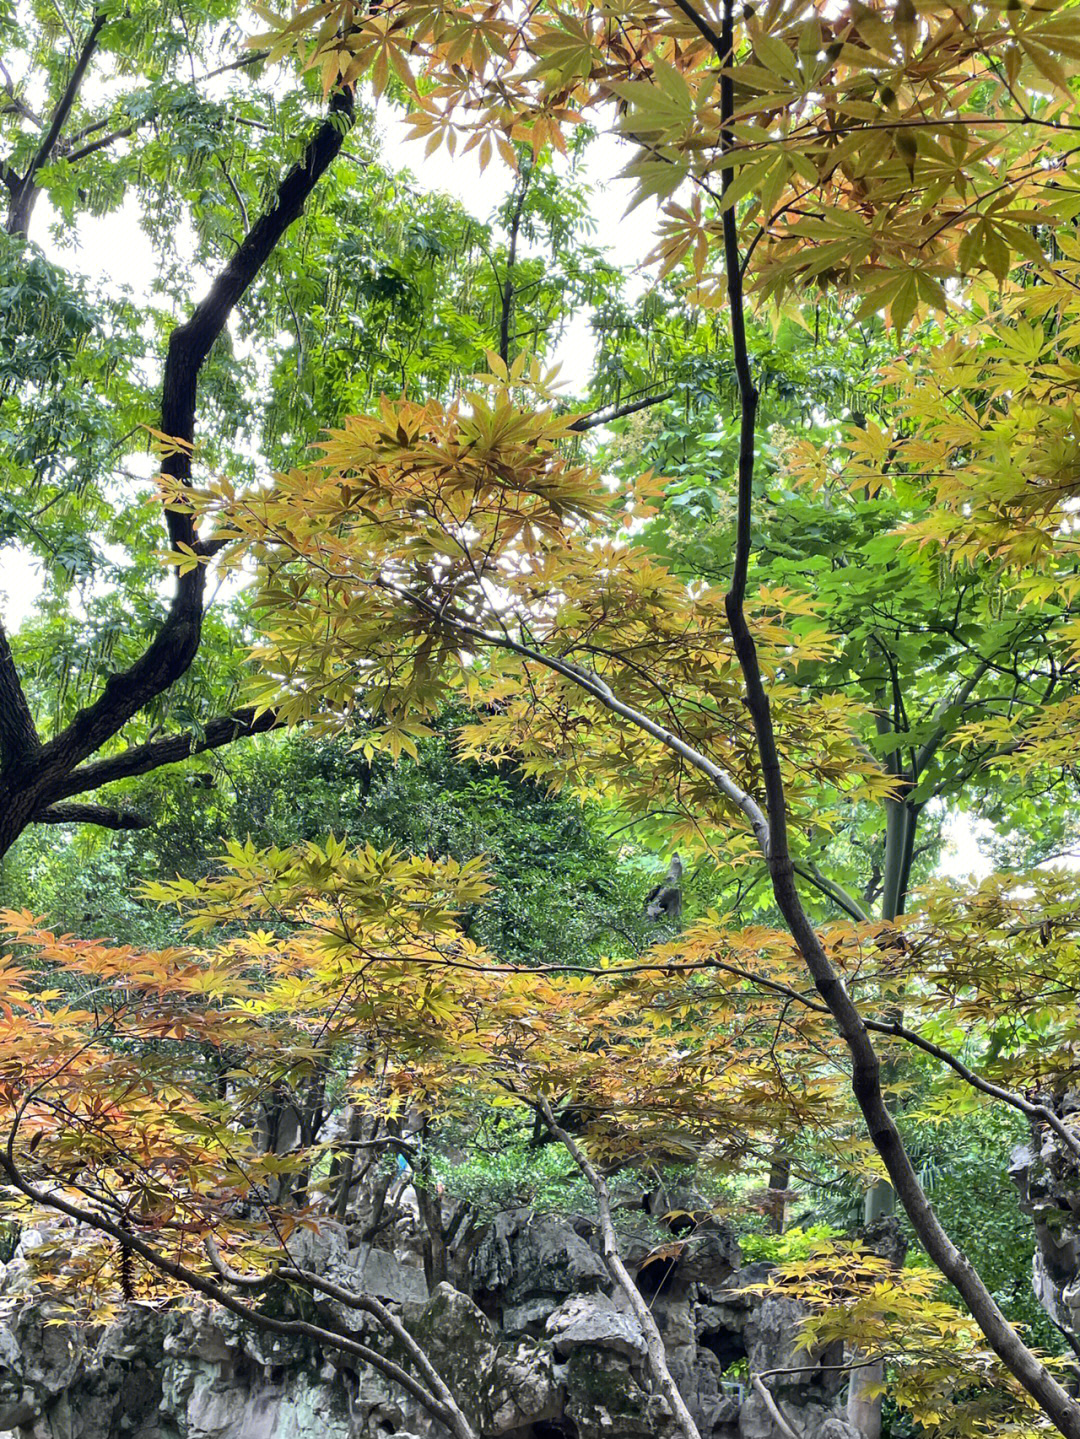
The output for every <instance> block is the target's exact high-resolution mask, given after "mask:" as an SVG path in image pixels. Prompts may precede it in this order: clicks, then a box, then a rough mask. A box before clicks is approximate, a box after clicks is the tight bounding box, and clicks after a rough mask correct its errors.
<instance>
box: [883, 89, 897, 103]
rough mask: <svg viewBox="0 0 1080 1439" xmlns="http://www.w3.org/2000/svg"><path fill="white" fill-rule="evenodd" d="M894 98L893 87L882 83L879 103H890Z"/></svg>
mask: <svg viewBox="0 0 1080 1439" xmlns="http://www.w3.org/2000/svg"><path fill="white" fill-rule="evenodd" d="M895 99H896V91H895V90H894V89H892V87H891V86H889V85H882V87H881V103H882V104H883V105H891V104H892V102H893V101H894V100H895Z"/></svg>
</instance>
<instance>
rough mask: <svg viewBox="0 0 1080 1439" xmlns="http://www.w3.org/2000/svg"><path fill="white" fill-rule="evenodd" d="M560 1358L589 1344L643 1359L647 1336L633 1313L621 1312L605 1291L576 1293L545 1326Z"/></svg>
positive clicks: (596, 1347)
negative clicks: (603, 1292)
mask: <svg viewBox="0 0 1080 1439" xmlns="http://www.w3.org/2000/svg"><path fill="white" fill-rule="evenodd" d="M544 1328H545V1331H546V1333H547V1336H548V1338H549V1339H550V1340H551V1341H552V1343H553V1345H554V1346H555V1352H556V1354H558V1355H559V1356H560V1357H561V1358H566V1357H568V1356H569V1355H571V1354H573V1353H574V1351H575V1350H577V1349H581V1348H582V1347H583V1346H587V1347H590V1348H594V1349H609V1350H611V1351H612V1352H613V1353H615V1354H622V1355H624V1356H625V1357H626V1358H628V1359H643V1358H644V1357H645V1355H646V1353H647V1348H646V1344H645V1337H644V1335H643V1334H642V1332H641V1327H640V1326H639V1324H638V1322H637V1320H636V1319H635V1318H634V1317H633V1315H632V1314H625V1313H621V1312H620V1311H619V1310H618V1309H616V1307H615V1305H614V1304H613V1303H612V1302H611V1300H610V1299H609V1298H608V1297H607V1295H606V1294H573V1295H571V1297H570V1298H569V1299H567V1300H565V1301H564V1302H563V1303H562V1304H560V1305H559V1307H558V1309H556V1310H555V1311H554V1312H553V1313H552V1314H551V1315H549V1317H548V1321H547V1324H546V1325H545V1326H544Z"/></svg>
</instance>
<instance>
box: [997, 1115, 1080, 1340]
mask: <svg viewBox="0 0 1080 1439" xmlns="http://www.w3.org/2000/svg"><path fill="white" fill-rule="evenodd" d="M1054 1103H1055V1107H1056V1109H1057V1111H1058V1113H1059V1114H1060V1115H1061V1117H1062V1118H1063V1119H1068V1118H1069V1117H1070V1116H1073V1115H1075V1113H1076V1111H1077V1110H1078V1109H1080V1092H1078V1091H1076V1090H1071V1091H1069V1092H1068V1093H1067V1094H1066V1095H1065V1096H1064V1097H1063V1098H1060V1099H1058V1100H1056V1101H1054ZM1009 1173H1010V1174H1011V1175H1012V1177H1013V1179H1014V1180H1015V1181H1016V1184H1017V1187H1018V1188H1019V1190H1020V1207H1021V1208H1022V1209H1023V1210H1024V1212H1025V1213H1026V1214H1030V1215H1031V1220H1032V1223H1033V1225H1034V1227H1035V1238H1036V1247H1035V1260H1034V1273H1033V1275H1032V1283H1033V1285H1034V1288H1035V1297H1036V1298H1037V1299H1038V1301H1039V1303H1040V1304H1041V1305H1042V1307H1043V1308H1044V1309H1045V1310H1046V1312H1047V1314H1048V1315H1049V1316H1050V1318H1051V1320H1052V1321H1053V1322H1054V1323H1055V1324H1056V1325H1057V1327H1058V1328H1059V1329H1060V1330H1061V1332H1062V1334H1063V1335H1064V1336H1065V1338H1066V1339H1067V1340H1068V1341H1069V1343H1070V1344H1071V1345H1072V1347H1073V1349H1074V1350H1075V1351H1076V1353H1077V1354H1080V1161H1078V1160H1077V1158H1076V1156H1075V1155H1074V1154H1071V1153H1070V1152H1069V1151H1068V1150H1066V1149H1065V1147H1064V1145H1063V1144H1062V1143H1061V1142H1060V1141H1059V1140H1058V1139H1057V1138H1056V1137H1055V1136H1054V1134H1053V1133H1052V1132H1051V1131H1050V1130H1049V1129H1048V1128H1046V1127H1045V1126H1039V1127H1037V1128H1036V1129H1034V1130H1033V1132H1032V1137H1031V1141H1030V1143H1028V1144H1025V1145H1022V1146H1021V1147H1020V1148H1019V1149H1017V1150H1016V1151H1015V1152H1014V1154H1013V1157H1012V1164H1011V1166H1010V1169H1009Z"/></svg>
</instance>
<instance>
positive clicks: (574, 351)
mask: <svg viewBox="0 0 1080 1439" xmlns="http://www.w3.org/2000/svg"><path fill="white" fill-rule="evenodd" d="M379 127H380V132H381V135H382V146H381V159H382V162H383V163H384V164H385V165H386V166H387V168H389V169H409V170H411V171H412V173H413V175H414V176H415V177H416V180H417V182H418V184H420V185H421V186H422V187H423V188H425V189H428V190H442V191H446V192H447V193H449V194H450V195H452V196H454V197H455V198H456V199H457V200H459V201H460V202H461V204H462V205H464V206H465V208H466V209H467V210H468V211H469V212H470V213H471V214H473V215H475V216H476V217H477V218H479V219H487V218H488V217H489V216H490V215H491V213H492V211H493V210H494V209H495V207H496V206H497V205H498V204H499V203H500V202H501V200H502V199H503V197H504V195H505V192H506V187H507V183H508V172H507V171H506V169H505V167H504V166H503V165H502V163H501V162H500V161H499V160H498V159H496V160H494V161H493V162H492V163H491V164H490V165H489V166H488V168H487V170H486V171H484V172H483V173H481V171H480V169H479V166H478V164H477V162H476V159H475V155H466V156H458V157H450V156H448V155H447V154H446V152H445V150H440V151H438V152H437V153H436V154H435V155H434V156H431V157H428V158H425V156H424V146H423V142H419V141H418V142H413V141H409V140H408V139H407V138H406V134H407V128H408V127H407V126H406V124H405V123H404V121H403V119H402V118H401V116H400V113H398V112H395V111H393V110H391V109H390V108H389V107H387V106H383V107H381V113H380V116H379ZM628 153H629V152H628V151H627V149H626V147H625V146H623V145H621V144H620V143H619V142H618V141H617V140H616V139H615V138H614V137H613V136H611V135H601V136H600V137H599V138H598V139H597V140H596V141H595V142H594V144H593V145H591V146H590V147H589V150H588V152H587V155H586V158H585V161H584V171H583V173H584V178H585V179H586V181H587V183H588V184H590V185H591V186H592V188H593V195H594V203H593V210H592V218H593V221H594V229H593V232H592V235H591V236H590V239H591V241H592V242H593V243H595V244H597V245H599V246H600V247H602V248H603V249H604V250H605V251H606V252H607V253H608V255H609V257H610V258H611V260H612V261H613V262H614V263H615V264H617V265H619V266H620V267H621V268H622V269H623V270H624V271H625V272H627V274H628V275H629V274H630V273H631V272H633V271H635V270H636V269H637V267H638V266H640V264H641V261H642V259H643V257H644V256H645V255H646V254H647V253H648V251H649V250H650V249H651V248H652V244H653V238H654V233H655V223H656V210H655V207H654V206H653V205H652V204H651V203H646V204H645V205H642V206H641V207H640V208H638V209H636V210H633V211H632V212H630V213H629V214H625V211H626V208H627V205H628V203H629V198H630V191H631V188H632V186H631V183H630V182H629V181H626V180H623V179H620V178H618V172H619V170H621V169H622V167H623V165H624V164H625V162H626V158H627V156H628ZM51 218H52V217H51V216H50V214H49V210H48V205H47V203H46V201H45V199H44V197H43V198H42V200H41V201H39V205H38V210H37V212H36V214H35V224H34V238H35V239H36V240H37V242H38V244H40V245H41V246H42V247H43V249H44V250H45V251H46V253H48V254H49V255H50V256H51V257H52V258H54V259H56V260H58V261H59V262H61V263H63V264H64V265H65V266H67V267H69V268H76V269H79V270H81V271H83V272H84V273H85V274H87V275H88V276H92V277H94V278H96V279H97V280H98V281H105V282H106V283H107V282H109V281H112V282H114V283H116V284H118V285H119V284H123V285H126V286H128V287H130V289H131V290H132V292H133V295H134V297H135V298H136V299H138V297H139V296H143V297H146V298H149V295H150V287H151V283H152V279H153V275H154V271H155V265H156V261H155V257H154V253H153V249H152V247H151V244H150V241H149V240H148V239H147V237H146V235H145V234H144V233H143V231H142V230H141V228H140V227H139V223H138V218H137V214H136V211H135V208H134V206H128V207H125V208H123V209H121V210H119V211H117V212H116V213H115V214H112V215H108V216H104V217H102V218H100V219H90V218H84V219H83V220H82V221H81V222H80V224H79V227H78V231H77V234H76V237H75V239H76V243H75V248H74V252H73V251H72V249H71V247H70V244H69V245H67V246H65V247H64V249H63V250H62V251H61V250H60V248H59V247H58V246H57V245H56V244H55V242H54V241H53V240H52V238H51V236H50V234H49V229H50V224H51ZM69 239H70V232H69ZM646 283H647V279H646V277H644V276H641V275H637V276H634V277H633V278H632V279H631V284H633V285H634V287H635V288H638V287H641V286H644V285H645V284H646ZM593 349H594V347H593V338H592V332H591V330H590V327H589V315H588V313H585V312H583V313H582V314H581V315H580V316H578V317H577V318H576V319H575V320H574V321H573V322H572V323H571V324H570V325H569V326H568V328H567V330H566V333H565V334H564V336H563V338H562V340H561V343H560V345H559V347H558V350H557V353H556V355H555V359H556V361H558V362H561V364H562V366H563V377H564V378H565V379H566V380H567V381H568V382H569V384H570V386H571V388H572V389H574V390H577V391H578V392H580V391H581V390H583V389H584V387H585V383H586V381H587V379H588V375H589V371H590V369H591V366H592V361H593ZM39 592H40V581H39V578H38V575H37V573H36V571H35V569H34V567H33V565H32V564H31V563H30V562H29V560H28V559H27V558H26V557H25V556H22V555H20V554H18V553H17V552H13V551H12V550H11V549H10V548H9V549H7V550H5V552H4V569H3V573H2V574H0V602H2V612H3V618H4V623H5V625H6V627H7V628H8V630H9V631H15V630H17V629H18V627H19V625H20V624H21V623H22V622H23V620H24V619H26V618H27V617H28V616H29V615H30V614H31V613H32V611H33V608H34V605H35V604H36V601H37V597H38V594H39ZM977 828H978V822H977V821H976V820H975V819H974V818H973V817H972V816H970V815H968V814H955V815H953V816H951V817H950V819H949V821H948V825H947V834H948V842H947V845H946V850H945V853H944V855H943V857H942V863H941V870H942V872H943V873H946V874H950V875H955V876H957V877H966V876H967V875H968V874H970V873H972V872H975V873H977V874H978V875H979V876H980V877H982V876H983V875H985V874H986V873H988V872H989V870H990V868H991V866H990V864H989V861H988V860H987V858H986V856H985V855H984V854H983V853H982V851H981V850H980V847H979V843H978V835H977Z"/></svg>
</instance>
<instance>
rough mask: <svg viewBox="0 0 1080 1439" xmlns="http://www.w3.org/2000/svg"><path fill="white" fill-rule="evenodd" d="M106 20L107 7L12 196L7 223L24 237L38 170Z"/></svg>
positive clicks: (57, 133)
mask: <svg viewBox="0 0 1080 1439" xmlns="http://www.w3.org/2000/svg"><path fill="white" fill-rule="evenodd" d="M107 19H108V16H107V15H106V13H105V11H104V10H98V11H96V12H95V14H94V19H93V22H92V23H91V25H90V29H89V32H88V33H87V36H86V39H85V40H84V41H83V46H82V49H81V50H80V51H79V55H78V58H77V59H76V61H75V68H74V69H73V70H72V72H71V75H70V76H69V78H68V82H67V84H66V85H65V86H64V91H63V94H62V95H61V96H60V99H59V101H58V103H57V106H56V109H55V111H54V112H53V117H52V120H51V121H50V122H49V128H48V129H47V130H46V131H45V134H44V136H43V137H42V140H41V144H40V145H39V146H38V149H37V153H36V154H35V155H34V158H33V159H32V160H31V161H30V165H29V167H28V168H27V170H26V173H25V174H24V175H23V177H22V179H21V181H20V182H19V188H18V190H17V191H16V192H15V193H14V194H13V195H12V197H11V208H10V211H9V212H8V224H7V231H8V234H9V235H21V236H22V237H23V238H24V239H25V238H26V234H27V231H28V230H29V228H30V214H31V211H32V210H33V207H34V201H35V199H36V198H37V195H38V187H37V183H36V181H37V175H38V172H39V171H40V170H41V169H42V168H43V167H44V166H45V165H47V164H48V163H49V160H50V158H51V157H52V153H53V151H54V150H55V148H56V142H57V141H58V140H59V139H60V134H61V132H62V130H63V128H64V126H65V125H66V124H67V120H68V116H69V115H70V114H71V108H72V106H73V105H74V104H75V101H76V99H77V98H78V94H79V90H80V89H81V88H82V82H83V80H84V78H85V76H86V71H87V69H88V68H89V65H90V61H91V60H92V59H93V57H94V51H95V50H96V49H97V44H98V38H99V37H100V35H101V31H102V29H103V28H104V26H105V23H106V20H107Z"/></svg>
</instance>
